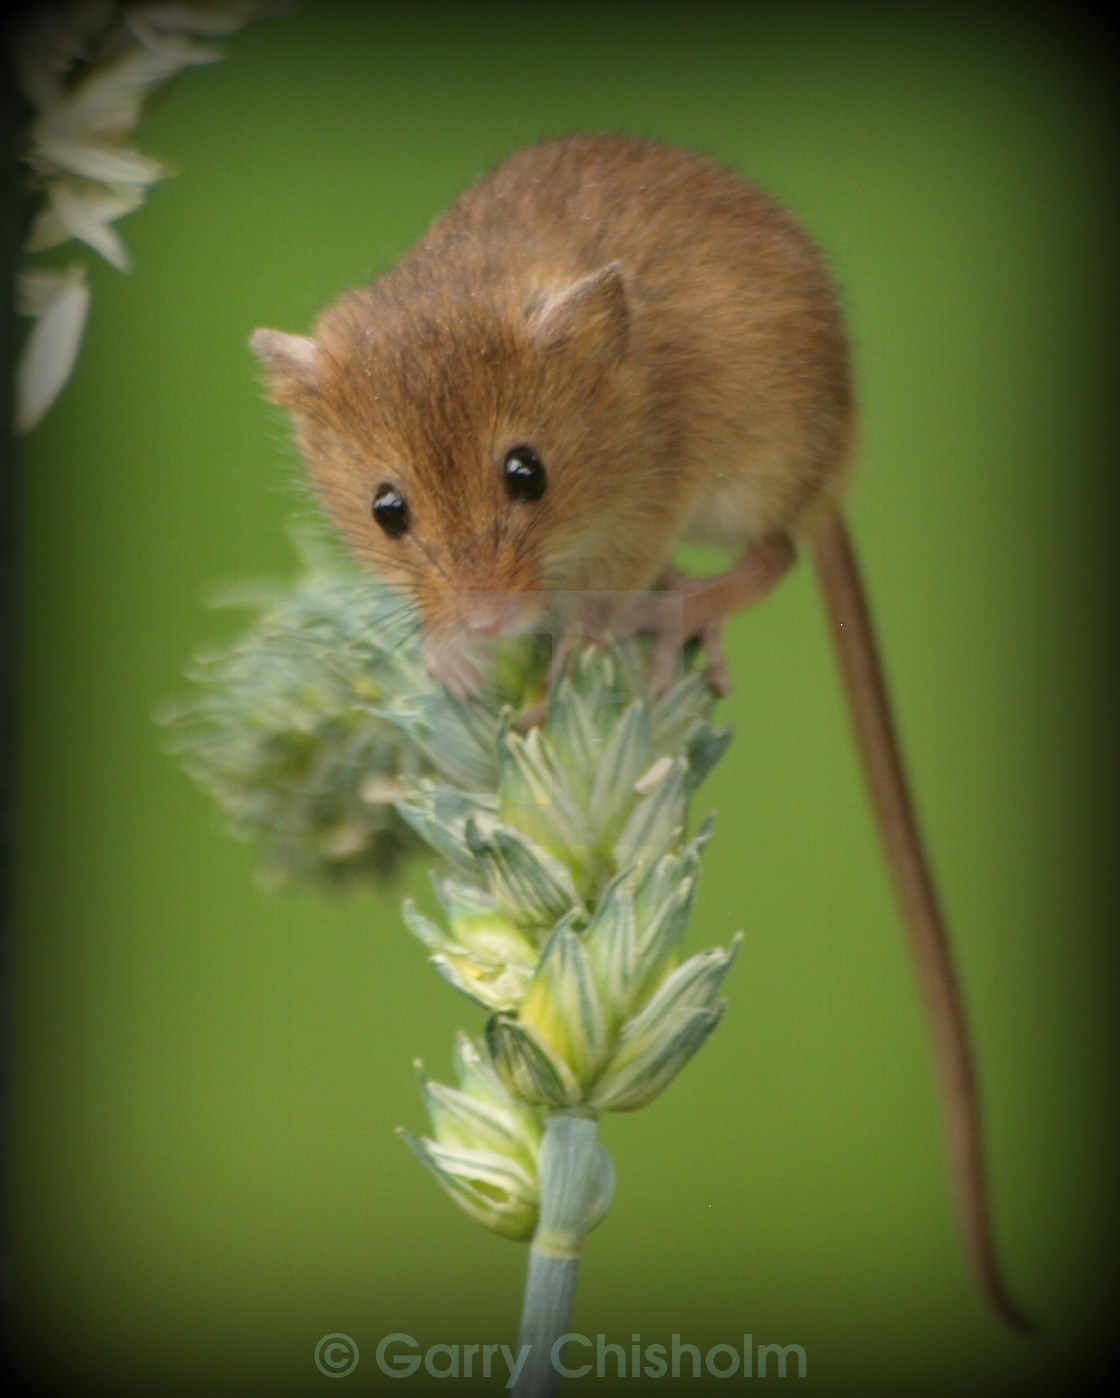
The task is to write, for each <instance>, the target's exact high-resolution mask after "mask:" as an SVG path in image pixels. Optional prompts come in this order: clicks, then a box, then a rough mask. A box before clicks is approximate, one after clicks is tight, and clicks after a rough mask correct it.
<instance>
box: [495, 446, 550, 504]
mask: <svg viewBox="0 0 1120 1398" xmlns="http://www.w3.org/2000/svg"><path fill="white" fill-rule="evenodd" d="M502 471H503V474H504V476H505V482H506V494H507V495H508V496H509V498H510V499H511V500H539V499H540V498H541V496H542V495H543V494H544V488H545V486H546V485H547V484H548V477H547V476H546V475H545V469H544V467H543V466H542V465H541V461H540V457H539V456H538V455H537V454H536V452H535V451H533V449H532V448H531V447H514V448H513V450H512V451H510V452H508V453H507V455H506V464H505V466H504V467H503V468H502Z"/></svg>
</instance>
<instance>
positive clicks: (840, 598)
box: [252, 136, 1026, 1329]
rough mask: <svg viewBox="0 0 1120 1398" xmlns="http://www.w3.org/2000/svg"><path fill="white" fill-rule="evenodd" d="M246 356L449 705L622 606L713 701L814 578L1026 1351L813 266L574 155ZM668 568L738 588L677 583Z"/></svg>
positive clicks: (552, 147) (953, 1128)
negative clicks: (885, 656) (848, 507)
mask: <svg viewBox="0 0 1120 1398" xmlns="http://www.w3.org/2000/svg"><path fill="white" fill-rule="evenodd" d="M252 344H253V348H254V349H255V350H256V352H257V354H258V355H259V356H260V358H261V360H262V361H263V363H264V366H265V369H266V373H267V378H268V382H269V385H270V388H271V392H272V395H273V397H274V398H275V400H276V401H277V402H278V403H280V404H282V405H284V406H285V407H287V408H288V409H290V410H291V412H292V415H293V417H294V420H295V424H296V431H297V437H298V441H299V445H300V447H301V449H302V452H303V454H304V456H305V457H306V459H307V462H308V466H309V470H310V473H311V477H312V479H313V481H314V484H315V486H316V488H317V490H318V492H319V495H320V497H321V499H322V501H323V503H324V505H325V507H326V509H327V511H328V513H329V514H330V516H331V517H332V518H333V520H334V522H335V523H336V525H337V527H338V528H339V530H340V531H341V533H342V534H343V536H344V537H345V538H346V539H347V540H348V542H349V543H350V545H351V546H352V548H353V549H354V550H355V552H356V553H357V554H358V555H359V556H360V557H362V558H364V559H365V560H367V561H368V562H369V564H370V565H371V566H372V567H373V568H374V569H375V570H376V571H377V572H378V573H379V574H380V575H381V576H382V577H384V578H386V579H387V580H388V581H390V582H391V583H393V584H396V585H399V586H400V587H401V588H403V589H406V590H407V591H408V592H409V593H410V594H411V595H412V596H413V597H414V598H415V600H416V603H417V604H418V607H419V611H420V615H421V617H422V621H423V626H424V629H425V634H426V638H427V640H426V657H427V662H428V665H429V668H430V669H431V670H432V671H433V673H435V674H436V675H438V676H440V677H441V678H443V679H445V680H446V681H447V682H448V683H449V684H451V685H452V686H453V687H455V688H459V689H469V688H470V687H471V686H472V684H473V683H475V674H474V671H473V670H472V668H471V666H470V663H469V661H468V660H467V659H466V658H465V657H464V655H463V650H462V646H461V645H460V640H461V638H464V637H466V638H468V639H469V638H471V637H485V636H496V635H504V634H509V633H513V632H517V631H527V630H531V629H533V628H534V627H535V626H537V625H539V624H540V623H541V621H542V611H543V608H544V606H545V599H546V598H555V597H557V596H569V597H576V598H578V596H579V595H580V594H586V593H591V592H594V593H596V594H599V595H600V596H601V595H602V594H604V593H608V594H618V595H619V596H620V598H622V597H626V598H629V599H630V601H629V602H628V603H626V604H625V606H624V604H623V602H622V601H621V600H620V602H619V615H618V616H617V617H616V618H614V621H615V623H616V627H617V628H618V629H625V628H631V629H633V628H642V629H649V630H652V631H654V632H655V633H657V634H658V635H659V636H660V637H661V638H662V641H663V642H665V644H663V645H662V646H661V648H660V650H659V660H658V668H659V672H661V673H663V672H664V668H665V663H666V662H665V654H666V648H667V646H668V644H669V640H668V639H667V638H670V639H671V640H672V643H673V644H679V641H680V639H682V635H683V638H689V637H698V638H700V639H701V640H702V641H703V643H704V646H705V649H706V653H707V657H708V662H709V675H710V677H711V679H712V682H713V684H714V686H715V687H716V688H717V689H720V690H723V691H726V690H727V688H728V683H727V672H726V669H725V666H724V663H723V660H722V654H721V651H720V633H721V629H722V626H723V624H724V622H725V621H726V619H727V618H728V617H729V616H730V615H731V614H732V613H733V612H734V611H736V610H738V609H740V608H741V607H744V606H746V605H748V604H750V603H752V602H754V601H756V600H758V599H759V598H761V597H763V596H764V595H765V594H766V593H767V592H768V591H769V590H770V588H772V587H773V586H774V584H775V583H776V582H777V581H778V580H779V579H780V577H781V576H782V574H783V573H784V572H785V570H786V569H787V568H788V567H789V566H790V564H791V563H792V561H793V558H794V540H795V539H796V540H797V541H799V542H802V543H803V544H804V546H805V547H806V548H807V549H808V550H810V551H811V552H812V554H813V557H814V559H815V562H816V565H817V570H818V573H819V576H820V580H821V583H822V587H823V591H824V596H825V601H826V604H827V608H828V611H829V614H830V618H831V623H832V628H833V633H834V637H835V640H836V643H837V649H838V652H839V656H840V662H841V669H842V672H843V676H844V681H845V686H846V689H847V693H848V698H849V703H850V707H851V712H852V720H853V724H854V727H855V730H856V735H857V740H858V743H859V747H860V751H861V756H862V759H863V763H864V767H865V770H866V774H867V778H868V782H869V785H870V788H871V793H872V798H873V802H874V805H875V808H876V813H877V817H878V820H879V825H880V829H881V833H882V837H883V840H884V843H885V847H886V853H887V858H888V861H889V864H890V868H891V872H892V876H893V879H894V881H895V885H896V890H897V893H898V896H899V899H900V902H901V905H902V911H903V915H904V920H905V922H906V926H907V929H908V932H909V936H910V939H911V942H912V949H913V954H914V956H915V960H916V963H917V968H918V974H919V980H920V982H921V986H922V991H923V994H924V997H925V1002H926V1008H927V1012H928V1015H929V1018H930V1023H931V1027H932V1033H933V1039H934V1045H935V1051H936V1057H937V1063H938V1070H939V1076H940V1081H941V1092H942V1099H943V1104H944V1112H945V1118H946V1129H947V1135H948V1141H949V1153H950V1158H951V1168H952V1174H953V1180H954V1185H955V1191H956V1196H957V1207H958V1210H959V1214H960V1218H961V1222H962V1226H963V1231H964V1236H965V1241H966V1247H967V1250H968V1253H969V1257H970V1261H971V1263H972V1266H973V1268H974V1271H975V1273H976V1275H977V1278H978V1280H979V1283H980V1286H981V1287H982V1289H983V1291H984V1293H985V1295H986V1296H987V1298H988V1300H989V1301H990V1303H991V1304H992V1306H993V1307H994V1309H995V1311H996V1312H997V1313H998V1314H999V1315H1000V1317H1001V1318H1002V1319H1003V1320H1004V1321H1006V1322H1007V1323H1008V1324H1010V1325H1012V1326H1014V1327H1015V1328H1019V1329H1025V1328H1026V1322H1025V1321H1024V1319H1023V1317H1022V1316H1021V1314H1020V1313H1019V1311H1018V1310H1017V1308H1016V1307H1015V1305H1014V1303H1013V1302H1012V1300H1011V1299H1010V1298H1009V1296H1008V1294H1007V1291H1006V1289H1005V1287H1004V1285H1003V1282H1002V1280H1001V1277H1000V1273H999V1269H998V1265H997V1262H996V1257H995V1250H994V1246H993V1241H992V1230H991V1224H990V1219H989V1212H988V1205H987V1202H986V1189H985V1179H984V1168H983V1160H982V1152H981V1142H980V1126H979V1111H978V1105H977V1095H976V1087H975V1081H974V1074H973V1069H972V1064H971V1055H970V1052H969V1047H968V1036H967V1030H966V1026H965V1022H964V1017H963V1013H962V1009H961V1004H960V999H959V995H958V991H957V988H956V982H955V976H954V972H953V968H952V962H951V958H950V952H949V946H948V942H947V939H946V935H945V931H944V927H943V924H942V920H941V916H940V912H939V909H938V905H937V899H936V895H935V892H934V888H933V884H932V881H931V879H930V875H929V872H928V868H927V863H926V859H925V856H924V852H923V849H922V845H921V841H920V838H919V834H918V830H917V826H916V822H915V819H914V815H913V811H912V808H911V803H910V798H909V795H908V792H907V787H906V783H905V779H904V775H903V769H902V765H901V761H900V757H899V751H898V745H897V742H896V740H895V737H894V733H893V724H892V720H891V715H890V709H889V706H888V701H887V697H886V692H885V689H884V685H883V679H882V674H881V670H880V665H879V661H878V657H877V653H876V649H875V642H874V637H873V634H872V629H871V623H870V618H869V614H868V610H867V606H866V603H865V600H864V596H863V590H862V587H861V583H860V576H859V571H858V568H857V565H856V561H855V556H854V553H853V550H852V546H851V543H850V540H849V536H848V533H847V530H846V528H845V525H844V522H843V519H842V516H841V514H840V511H839V507H838V504H837V501H838V497H839V495H840V491H841V488H842V486H843V484H844V480H845V477H846V474H847V468H848V463H849V460H850V455H851V445H852V437H853V405H852V392H851V384H850V375H849V363H848V351H847V344H846V339H845V334H844V329H843V325H842V321H841V316H840V311H839V308H838V304H837V298H836V294H835V291H834V288H833V285H832V282H831V279H830V277H829V274H828V272H827V270H826V268H825V265H824V263H823V261H822V259H821V256H820V254H819V253H818V252H817V250H816V248H815V247H814V245H813V243H812V242H811V241H810V239H809V238H808V236H807V235H806V234H805V233H804V232H803V231H802V229H801V228H800V227H799V225H798V224H797V223H796V222H795V221H794V219H793V218H792V217H791V216H790V215H789V214H788V213H787V212H785V211H784V210H783V209H782V208H780V207H779V206H778V205H777V204H776V203H775V202H774V201H772V200H771V199H770V198H768V197H767V196H766V195H765V194H763V193H761V192H760V191H759V190H757V189H755V188H754V187H753V186H752V185H750V184H748V183H747V182H746V181H745V180H744V179H743V178H742V177H741V176H739V175H738V174H736V173H734V172H733V171H731V170H729V169H726V168H724V167H723V166H721V165H719V164H717V163H716V162H715V161H713V160H711V159H709V158H707V157H706V156H703V155H699V154H694V153H691V152H687V151H683V150H678V149H675V148H673V147H670V146H667V145H662V144H660V143H657V142H654V141H648V140H642V139H637V138H631V137H626V136H570V137H566V138H563V139H559V140H552V141H547V142H545V143H543V144H541V145H537V146H534V147H531V148H529V149H527V150H523V151H520V152H518V153H517V154H515V155H513V156H511V157H510V158H509V159H507V160H506V161H505V162H504V163H503V164H501V165H499V166H498V167H497V168H496V169H495V170H493V171H492V172H491V173H489V174H487V175H486V176H484V177H483V178H482V179H480V180H479V181H478V182H477V183H476V184H474V185H473V186H472V187H471V188H469V189H468V190H467V191H466V192H465V193H464V194H462V195H461V196H460V197H459V198H458V199H457V200H456V202H455V203H454V204H453V205H452V206H451V207H450V209H448V210H447V212H446V213H444V214H442V215H441V216H440V217H439V218H437V219H436V220H435V222H434V223H433V224H432V226H431V228H430V229H429V231H428V233H427V234H426V235H425V236H424V237H423V238H422V239H421V241H420V242H419V243H418V244H417V245H416V246H415V247H414V248H413V249H412V250H411V251H410V252H408V253H406V254H405V256H404V257H403V258H402V259H401V260H400V261H399V262H398V263H397V265H396V266H395V267H394V268H393V269H392V270H391V271H389V272H387V273H386V274H385V275H383V276H381V277H380V278H378V279H377V280H376V281H375V282H373V283H372V285H369V286H365V287H361V288H358V289H355V290H351V291H348V292H346V293H345V294H344V295H343V296H342V297H341V299H340V300H339V301H337V302H336V303H335V304H334V305H333V306H331V307H329V308H328V309H327V310H326V311H324V312H323V314H322V315H321V316H320V317H319V320H318V322H317V323H316V325H315V328H314V331H313V334H312V336H311V337H310V338H307V337H303V336H299V335H290V334H285V333H282V332H280V331H278V330H258V331H257V332H256V333H255V335H254V336H253V340H252ZM682 541H698V542H702V543H707V544H715V545H718V546H722V547H724V548H728V549H732V550H734V551H735V553H736V554H737V556H738V561H737V562H736V563H734V564H733V565H732V566H731V567H730V568H729V569H728V570H727V571H726V572H725V573H723V574H721V575H719V576H718V577H715V578H709V579H686V578H682V577H681V576H680V575H679V574H677V573H675V572H674V571H673V570H672V569H671V568H670V567H669V561H670V557H671V555H672V553H673V550H674V548H675V546H676V545H677V544H678V543H680V542H682ZM655 583H660V584H661V588H662V590H661V591H658V592H652V591H649V589H651V587H652V586H653V585H654V584H655ZM635 594H638V599H637V602H636V603H635V602H634V600H633V599H634V597H635ZM573 605H574V606H577V607H578V603H575V604H573ZM624 612H625V613H626V614H625V615H624V614H623V613H624ZM577 621H578V618H575V617H574V616H573V617H570V618H567V619H566V620H565V624H567V623H568V622H570V623H571V624H572V625H573V626H574V625H576V624H577Z"/></svg>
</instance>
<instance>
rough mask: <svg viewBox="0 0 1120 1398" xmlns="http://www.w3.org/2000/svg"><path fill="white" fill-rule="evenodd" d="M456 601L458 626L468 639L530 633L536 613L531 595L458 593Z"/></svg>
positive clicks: (517, 593) (519, 593) (524, 593)
mask: <svg viewBox="0 0 1120 1398" xmlns="http://www.w3.org/2000/svg"><path fill="white" fill-rule="evenodd" d="M456 600H457V602H458V607H457V611H458V612H459V619H460V623H461V625H462V627H463V630H464V631H466V632H467V633H468V634H469V635H471V636H515V635H520V634H522V633H524V632H526V631H531V630H532V628H533V625H534V624H535V622H536V621H537V618H538V613H539V610H540V609H539V606H538V605H537V599H536V597H535V595H534V594H533V593H531V592H530V593H526V592H460V593H459V594H458V596H457V598H456Z"/></svg>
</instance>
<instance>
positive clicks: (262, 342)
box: [249, 330, 319, 407]
mask: <svg viewBox="0 0 1120 1398" xmlns="http://www.w3.org/2000/svg"><path fill="white" fill-rule="evenodd" d="M249 347H250V349H252V351H253V353H254V354H256V355H257V357H258V358H259V359H260V361H261V363H262V364H263V365H264V367H265V369H266V370H267V374H268V386H269V388H270V389H271V390H272V396H273V398H275V400H276V401H277V403H282V404H283V405H284V406H285V407H292V406H294V404H295V403H296V402H297V401H298V400H299V399H300V398H304V397H307V396H308V395H310V394H314V393H315V391H316V389H317V387H318V382H319V346H318V345H317V344H316V343H315V341H314V340H310V339H308V338H307V336H306V335H286V334H285V333H284V331H283V330H254V331H253V334H252V336H251V338H250V340H249Z"/></svg>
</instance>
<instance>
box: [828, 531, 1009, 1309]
mask: <svg viewBox="0 0 1120 1398" xmlns="http://www.w3.org/2000/svg"><path fill="white" fill-rule="evenodd" d="M813 552H814V558H815V562H816V566H817V572H818V576H819V578H820V582H821V588H822V591H823V593H824V599H825V606H826V609H827V611H828V616H829V622H830V625H831V629H832V635H833V640H834V642H835V645H836V650H837V654H838V658H839V662H840V669H841V672H842V676H843V681H844V689H845V693H846V695H847V700H848V707H849V710H850V713H851V720H852V726H853V728H854V731H855V734H856V742H857V746H858V748H859V754H860V759H861V761H862V764H863V769H864V775H865V777H866V779H867V784H868V787H869V788H870V792H871V799H872V803H873V805H874V808H875V814H876V819H877V822H878V826H879V833H880V837H881V839H882V842H883V845H884V848H885V851H886V856H887V863H888V865H889V867H890V871H891V877H892V880H893V882H894V887H895V892H896V895H897V897H898V901H899V903H900V905H901V910H902V916H903V921H904V923H905V926H906V931H907V935H908V937H909V941H910V949H911V954H912V956H913V958H914V964H915V967H916V970H917V976H918V981H919V984H920V987H921V992H922V998H923V1001H924V1003H925V1010H926V1016H927V1018H928V1021H929V1025H930V1032H931V1034H932V1038H933V1046H934V1056H935V1059H936V1065H937V1073H938V1078H939V1082H940V1092H941V1102H942V1112H943V1115H944V1120H945V1131H946V1138H947V1146H948V1154H949V1164H950V1170H951V1175H952V1182H953V1188H954V1193H955V1196H956V1207H957V1214H958V1218H959V1222H960V1225H961V1229H962V1232H963V1235H964V1242H965V1248H966V1251H967V1254H968V1258H969V1261H970V1263H971V1265H972V1269H973V1272H974V1273H975V1276H976V1280H977V1282H978V1284H979V1286H980V1289H981V1291H982V1292H983V1294H984V1296H985V1297H986V1298H987V1300H988V1302H989V1303H990V1305H991V1307H992V1309H993V1310H994V1311H995V1313H996V1315H997V1316H999V1318H1000V1319H1001V1320H1002V1321H1003V1322H1004V1323H1005V1324H1006V1325H1008V1326H1010V1327H1011V1328H1012V1329H1013V1330H1017V1331H1019V1332H1021V1333H1030V1332H1031V1331H1032V1330H1033V1326H1032V1324H1031V1322H1030V1321H1029V1320H1028V1319H1027V1317H1026V1316H1025V1315H1024V1314H1023V1313H1022V1311H1020V1310H1019V1308H1018V1306H1016V1304H1015V1303H1014V1301H1013V1300H1012V1299H1011V1297H1010V1295H1009V1293H1008V1291H1007V1288H1006V1286H1005V1285H1004V1282H1003V1278H1002V1276H1001V1274H1000V1268H999V1263H998V1260H997V1257H996V1249H995V1242H994V1238H993V1231H992V1222H991V1213H990V1207H989V1202H988V1188H987V1180H986V1176H985V1169H984V1155H983V1146H982V1133H981V1126H980V1106H979V1096H978V1091H977V1084H976V1073H975V1069H974V1066H973V1061H972V1052H971V1049H970V1047H969V1035H968V1026H967V1023H966V1021H965V1015H964V1010H963V1007H962V1004H961V996H960V990H959V987H958V984H957V977H956V973H955V972H954V969H953V959H952V953H951V950H950V946H949V939H948V935H947V933H946V930H945V924H944V920H943V918H942V916H941V910H940V907H939V904H938V898H937V892H936V889H935V888H934V884H933V879H932V876H931V874H930V870H929V865H928V862H927V860H926V855H925V850H924V848H923V845H922V840H921V835H920V833H919V830H918V823H917V818H916V816H915V813H914V807H913V802H912V800H911V797H910V792H909V788H908V785H907V781H906V774H905V770H904V767H903V763H902V756H901V752H900V750H899V744H898V738H897V736H896V733H895V727H894V722H893V720H892V717H891V708H890V702H889V699H888V696H887V688H886V683H885V680H884V677H883V671H882V666H881V663H880V660H879V652H878V647H877V645H876V643H875V633H874V628H873V626H872V621H871V613H870V609H869V608H868V604H867V598H866V595H865V593H864V589H863V583H862V580H861V577H860V571H859V564H858V562H857V560H856V555H855V550H854V548H853V546H852V540H851V537H850V535H849V533H848V530H847V527H846V526H845V523H844V520H843V517H842V516H841V514H840V511H839V510H838V509H837V508H835V507H833V508H830V509H829V510H828V512H827V514H826V515H825V516H824V517H823V519H821V521H820V524H819V527H818V529H817V532H816V534H815V536H814V539H813Z"/></svg>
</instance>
